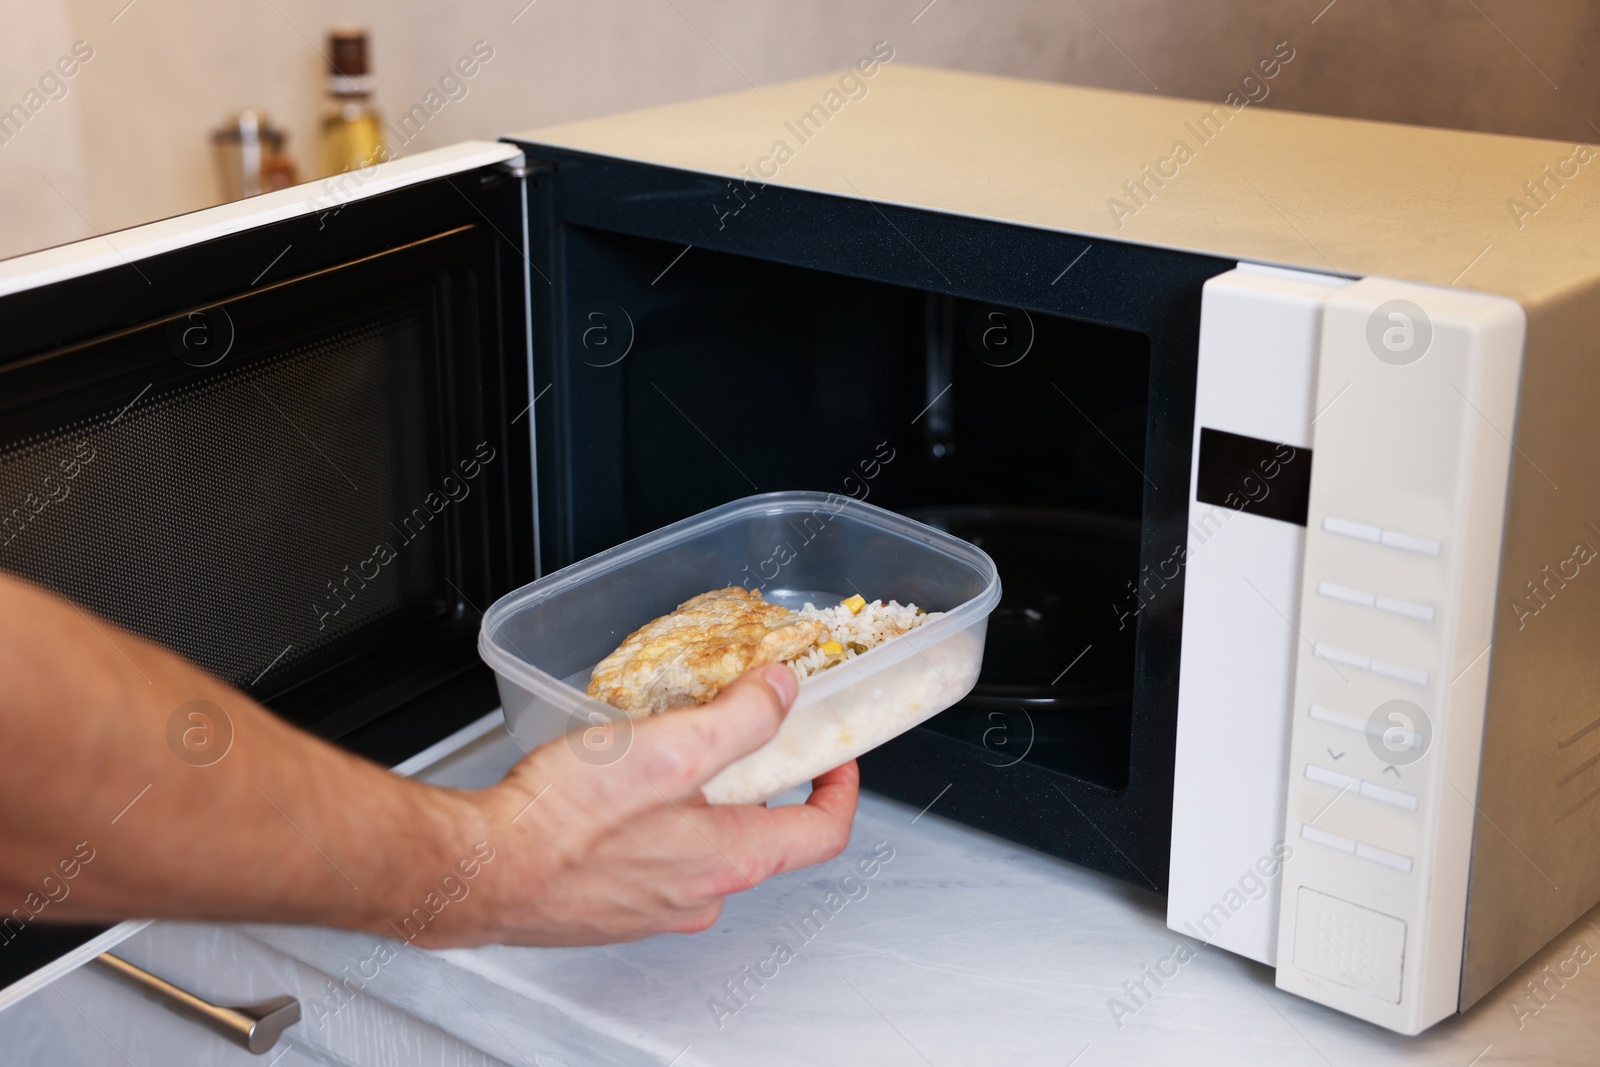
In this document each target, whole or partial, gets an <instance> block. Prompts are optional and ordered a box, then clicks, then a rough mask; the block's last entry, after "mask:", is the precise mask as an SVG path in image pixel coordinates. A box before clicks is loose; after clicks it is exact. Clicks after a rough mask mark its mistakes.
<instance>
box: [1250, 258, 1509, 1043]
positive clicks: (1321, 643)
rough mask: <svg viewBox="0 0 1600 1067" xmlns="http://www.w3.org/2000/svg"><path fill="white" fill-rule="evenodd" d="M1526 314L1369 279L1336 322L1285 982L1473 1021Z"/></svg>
mask: <svg viewBox="0 0 1600 1067" xmlns="http://www.w3.org/2000/svg"><path fill="white" fill-rule="evenodd" d="M1524 322H1525V319H1524V315H1523V312H1522V310H1521V308H1520V307H1518V306H1517V305H1516V304H1515V303H1513V302H1511V301H1508V300H1504V299H1501V298H1498V297H1488V296H1483V295H1480V294H1473V293H1463V292H1458V291H1456V290H1452V289H1440V288H1433V287H1426V286H1418V285H1407V284H1403V283H1398V282H1390V281H1384V280H1381V279H1372V278H1369V279H1364V280H1362V281H1359V282H1357V283H1355V284H1353V285H1350V286H1348V287H1346V288H1344V289H1342V290H1340V291H1338V292H1336V293H1334V294H1331V295H1330V297H1329V298H1328V300H1327V301H1326V303H1325V304H1324V307H1323V316H1322V331H1321V337H1320V346H1319V362H1318V372H1317V388H1316V415H1315V416H1314V425H1313V427H1312V433H1311V447H1312V451H1313V454H1314V456H1315V465H1314V468H1313V473H1312V478H1311V490H1310V500H1309V506H1308V509H1307V517H1308V521H1307V528H1306V537H1305V553H1304V566H1303V573H1302V576H1301V579H1300V598H1299V605H1298V630H1299V635H1298V637H1299V639H1298V640H1297V642H1296V645H1297V648H1296V666H1295V681H1294V695H1293V700H1292V706H1291V714H1290V725H1291V729H1292V739H1291V742H1290V745H1289V768H1290V773H1289V775H1288V795H1287V803H1286V806H1285V809H1284V810H1285V812H1286V819H1285V830H1286V833H1287V834H1288V836H1289V838H1290V840H1291V841H1292V842H1293V843H1294V846H1295V854H1294V858H1293V859H1292V861H1290V862H1288V863H1287V864H1285V866H1284V871H1283V886H1282V895H1281V900H1280V905H1279V906H1280V911H1281V914H1280V920H1279V922H1278V930H1277V936H1278V952H1277V967H1278V971H1277V984H1278V985H1279V987H1281V988H1283V989H1287V990H1290V991H1291V992H1294V993H1298V994H1300V995H1302V996H1306V997H1308V998H1310V999H1312V1000H1316V1001H1320V1002H1322V1003H1324V1004H1328V1005H1330V1006H1332V1007H1335V1008H1337V1009H1339V1010H1341V1011H1344V1012H1348V1013H1349V1014H1352V1015H1356V1016H1359V1017H1361V1018H1364V1019H1367V1020H1370V1021H1372V1022H1374V1023H1377V1024H1379V1025H1382V1026H1385V1027H1388V1028H1390V1029H1393V1030H1397V1031H1400V1032H1402V1033H1411V1034H1414V1033H1418V1032H1420V1031H1421V1030H1423V1029H1425V1028H1426V1027H1428V1026H1430V1025H1431V1024H1433V1023H1434V1022H1437V1021H1438V1020H1439V1019H1441V1018H1443V1017H1444V1016H1446V1015H1449V1014H1452V1013H1454V1012H1455V1011H1456V1010H1457V1004H1458V1002H1459V991H1460V981H1461V956H1462V947H1463V937H1464V930H1465V916H1466V892H1467V879H1468V868H1469V864H1470V861H1471V844H1472V830H1473V824H1474V820H1475V817H1476V807H1475V803H1474V798H1475V797H1476V793H1477V777H1478V759H1479V751H1480V747H1481V743H1482V727H1483V710H1484V697H1485V692H1486V687H1487V679H1488V664H1489V662H1490V654H1489V641H1490V631H1491V621H1492V608H1493V597H1494V590H1495V584H1496V579H1497V574H1498V567H1499V557H1500V538H1501V526H1502V516H1503V512H1504V504H1505V495H1506V484H1507V478H1508V475H1509V470H1510V463H1511V462H1512V449H1511V443H1510V442H1511V437H1512V434H1513V429H1514V428H1513V419H1514V415H1515V410H1516V396H1517V383H1518V377H1519V371H1520V366H1521V353H1522V342H1523V332H1524Z"/></svg>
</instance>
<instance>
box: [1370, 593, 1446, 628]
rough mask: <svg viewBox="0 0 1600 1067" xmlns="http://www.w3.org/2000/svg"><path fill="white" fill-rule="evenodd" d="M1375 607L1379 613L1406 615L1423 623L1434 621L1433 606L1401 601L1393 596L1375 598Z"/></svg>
mask: <svg viewBox="0 0 1600 1067" xmlns="http://www.w3.org/2000/svg"><path fill="white" fill-rule="evenodd" d="M1374 601H1375V602H1374V604H1373V607H1375V608H1377V609H1378V610H1379V611H1387V612H1388V613H1389V614H1391V615H1404V616H1405V617H1406V618H1408V619H1421V620H1422V621H1423V622H1432V621H1433V605H1431V604H1418V603H1417V602H1416V601H1414V600H1399V599H1397V598H1395V597H1392V596H1380V597H1375V598H1374Z"/></svg>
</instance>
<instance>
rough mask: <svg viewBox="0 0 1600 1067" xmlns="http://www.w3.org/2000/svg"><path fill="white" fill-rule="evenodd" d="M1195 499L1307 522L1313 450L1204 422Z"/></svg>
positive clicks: (1303, 523)
mask: <svg viewBox="0 0 1600 1067" xmlns="http://www.w3.org/2000/svg"><path fill="white" fill-rule="evenodd" d="M1195 499H1197V500H1199V501H1200V503H1202V504H1215V505H1217V506H1218V507H1224V508H1232V509H1233V510H1235V511H1248V512H1250V513H1251V514H1252V515H1261V516H1263V517H1265V518H1268V519H1278V520H1279V521H1281V522H1292V523H1294V524H1295V525H1297V526H1304V525H1305V524H1306V508H1307V507H1308V506H1309V505H1310V503H1311V449H1309V448H1296V447H1295V446H1293V445H1286V444H1281V443H1274V442H1272V441H1263V440H1261V438H1259V437H1245V436H1244V435H1242V434H1236V433H1228V432H1227V431H1226V430H1213V429H1210V428H1209V427H1205V426H1202V427H1201V428H1200V470H1199V477H1198V478H1197V479H1196V481H1195Z"/></svg>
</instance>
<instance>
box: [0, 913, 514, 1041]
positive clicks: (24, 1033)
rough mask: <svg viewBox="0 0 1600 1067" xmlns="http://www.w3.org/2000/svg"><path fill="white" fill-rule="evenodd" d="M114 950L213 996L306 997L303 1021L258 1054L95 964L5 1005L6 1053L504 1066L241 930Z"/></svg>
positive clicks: (166, 935) (160, 937) (154, 931)
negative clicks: (342, 988)
mask: <svg viewBox="0 0 1600 1067" xmlns="http://www.w3.org/2000/svg"><path fill="white" fill-rule="evenodd" d="M374 940H375V941H377V940H378V939H376V938H375V939H374ZM114 951H115V952H116V954H117V955H118V956H120V957H122V958H123V959H126V960H128V961H129V962H130V963H133V964H135V965H136V966H139V967H142V968H144V969H145V970H147V971H150V972H151V973H153V974H156V975H158V976H160V977H162V978H164V979H166V980H168V981H170V982H172V983H173V984H175V985H178V986H180V987H181V988H183V989H185V990H187V991H189V992H191V993H193V994H195V995H197V996H200V997H202V998H203V999H206V1000H209V1001H211V1002H213V1003H218V1004H227V1005H236V1004H249V1003H255V1002H258V1001H263V1000H269V999H271V998H273V997H276V996H281V995H284V994H288V995H290V996H294V997H296V998H298V999H299V1000H300V1003H301V1008H302V1013H303V1014H302V1018H301V1021H300V1022H299V1023H296V1024H295V1025H294V1026H292V1027H290V1028H289V1029H288V1030H287V1031H286V1032H285V1034H284V1036H283V1038H282V1039H281V1040H280V1041H279V1042H278V1044H277V1046H276V1047H274V1048H273V1049H272V1050H271V1051H270V1052H268V1053H266V1054H264V1055H261V1056H255V1055H251V1054H250V1053H249V1052H247V1051H245V1050H244V1049H243V1048H241V1047H239V1046H238V1045H235V1044H233V1043H232V1042H230V1041H228V1040H227V1039H225V1038H223V1037H222V1036H220V1035H219V1034H217V1033H215V1032H214V1031H212V1030H210V1029H208V1028H206V1027H205V1026H204V1025H202V1024H201V1023H199V1022H197V1021H195V1020H193V1019H191V1018H189V1017H187V1016H183V1015H179V1014H177V1013H175V1012H173V1011H171V1010H169V1009H168V1008H167V1007H165V1006H164V1005H162V1004H160V1003H158V1002H157V1001H155V1000H153V999H150V998H149V997H148V996H147V995H145V994H143V993H141V992H140V991H139V990H138V989H137V988H136V987H135V986H133V985H131V984H130V983H129V982H128V981H127V980H125V979H123V978H120V977H118V976H116V975H113V974H110V973H108V972H107V971H105V970H104V969H102V968H101V967H99V966H95V965H89V966H84V967H79V968H78V969H77V970H75V971H72V972H71V973H69V974H67V975H65V976H63V977H61V978H60V979H58V980H57V981H55V982H54V983H52V984H50V985H49V986H47V987H45V988H43V989H40V990H39V991H37V992H35V993H34V994H32V995H31V996H29V997H27V998H25V999H24V1000H21V1001H19V1002H18V1003H16V1004H14V1005H12V1006H11V1007H10V1008H9V1009H7V1010H6V1011H4V1012H0V1049H4V1050H5V1052H4V1056H3V1057H0V1058H3V1059H4V1061H5V1062H6V1063H17V1064H49V1065H51V1067H80V1065H81V1067H90V1065H99V1064H107V1065H115V1067H128V1065H130V1064H131V1065H133V1067H170V1065H175V1064H193V1065H195V1067H245V1065H251V1067H267V1065H271V1067H312V1065H318V1064H320V1065H336V1067H348V1065H352V1064H359V1065H362V1067H366V1065H368V1064H371V1065H379V1064H382V1065H391V1064H428V1065H437V1067H497V1065H500V1064H501V1063H502V1061H501V1060H498V1059H495V1058H494V1057H492V1056H488V1055H485V1054H484V1053H482V1052H479V1051H478V1050H477V1049H474V1048H472V1047H471V1046H469V1045H466V1044H464V1043H463V1042H461V1041H460V1040H459V1039H457V1038H455V1037H452V1036H450V1035H448V1034H445V1033H443V1032H442V1031H440V1030H438V1029H437V1028H435V1027H433V1026H431V1025H429V1024H427V1023H424V1022H422V1021H420V1020H418V1019H416V1018H414V1017H412V1016H410V1015H407V1014H405V1013H404V1012H401V1011H398V1010H396V1009H395V1008H393V1007H390V1006H389V1005H388V1004H385V1003H384V1002H382V1001H380V1000H378V999H377V998H376V997H373V996H366V995H362V994H361V993H359V992H358V993H354V994H352V993H350V992H348V991H345V992H344V993H343V995H342V996H339V997H335V996H334V995H333V990H334V989H335V988H337V985H336V983H335V981H334V979H333V977H331V976H329V975H327V974H324V973H323V972H321V971H319V970H316V969H315V968H312V967H308V966H307V965H306V964H304V963H302V962H300V961H298V960H293V959H290V958H289V957H288V956H285V955H283V954H282V953H279V952H277V951H276V950H274V949H271V948H269V947H267V946H266V945H263V944H262V943H261V942H259V941H257V940H255V939H254V938H252V937H250V936H249V935H248V934H247V933H245V932H243V931H240V930H237V929H234V928H231V927H223V926H211V925H202V924H190V923H155V924H153V925H151V926H148V927H146V928H145V929H144V930H142V931H140V932H139V933H137V934H135V935H134V936H133V937H132V938H130V939H129V940H127V941H125V942H123V943H122V944H121V945H119V946H117V948H116V949H115V950H114Z"/></svg>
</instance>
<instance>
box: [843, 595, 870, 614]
mask: <svg viewBox="0 0 1600 1067" xmlns="http://www.w3.org/2000/svg"><path fill="white" fill-rule="evenodd" d="M844 606H845V607H847V608H849V609H850V614H852V615H860V614H861V609H862V608H864V607H866V606H867V598H866V597H864V596H862V595H861V594H860V593H857V594H855V595H854V596H851V597H848V598H846V599H845V601H844Z"/></svg>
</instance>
